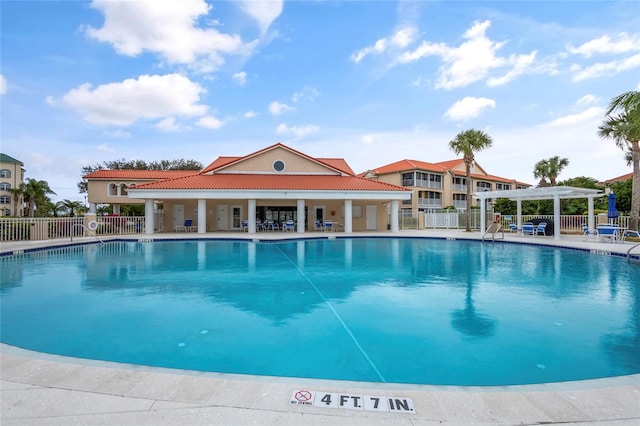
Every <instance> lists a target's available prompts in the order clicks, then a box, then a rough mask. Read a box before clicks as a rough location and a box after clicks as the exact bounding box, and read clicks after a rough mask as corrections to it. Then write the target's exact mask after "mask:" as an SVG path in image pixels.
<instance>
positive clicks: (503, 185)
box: [496, 183, 511, 191]
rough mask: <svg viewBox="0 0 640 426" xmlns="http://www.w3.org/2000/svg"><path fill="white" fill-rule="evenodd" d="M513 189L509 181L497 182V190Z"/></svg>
mask: <svg viewBox="0 0 640 426" xmlns="http://www.w3.org/2000/svg"><path fill="white" fill-rule="evenodd" d="M508 189H511V185H509V184H508V183H496V191H505V190H508Z"/></svg>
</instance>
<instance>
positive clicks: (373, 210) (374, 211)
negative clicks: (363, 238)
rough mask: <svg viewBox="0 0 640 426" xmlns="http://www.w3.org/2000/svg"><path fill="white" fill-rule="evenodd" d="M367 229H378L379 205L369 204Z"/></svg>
mask: <svg viewBox="0 0 640 426" xmlns="http://www.w3.org/2000/svg"><path fill="white" fill-rule="evenodd" d="M366 226H367V231H376V230H377V229H378V206H367V225H366Z"/></svg>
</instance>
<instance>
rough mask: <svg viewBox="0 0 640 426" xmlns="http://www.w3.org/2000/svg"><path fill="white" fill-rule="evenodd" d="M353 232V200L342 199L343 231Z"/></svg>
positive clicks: (346, 232)
mask: <svg viewBox="0 0 640 426" xmlns="http://www.w3.org/2000/svg"><path fill="white" fill-rule="evenodd" d="M352 232H353V200H344V233H345V234H351V233H352Z"/></svg>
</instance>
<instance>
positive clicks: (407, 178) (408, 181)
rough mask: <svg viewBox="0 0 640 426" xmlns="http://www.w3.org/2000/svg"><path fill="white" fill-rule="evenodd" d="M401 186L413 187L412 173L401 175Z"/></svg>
mask: <svg viewBox="0 0 640 426" xmlns="http://www.w3.org/2000/svg"><path fill="white" fill-rule="evenodd" d="M402 186H413V172H411V173H403V174H402ZM405 201H406V200H405Z"/></svg>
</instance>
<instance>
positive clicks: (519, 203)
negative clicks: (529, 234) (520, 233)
mask: <svg viewBox="0 0 640 426" xmlns="http://www.w3.org/2000/svg"><path fill="white" fill-rule="evenodd" d="M516 214H517V215H518V218H517V219H516V221H517V224H518V229H522V200H521V199H520V198H518V199H517V200H516Z"/></svg>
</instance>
